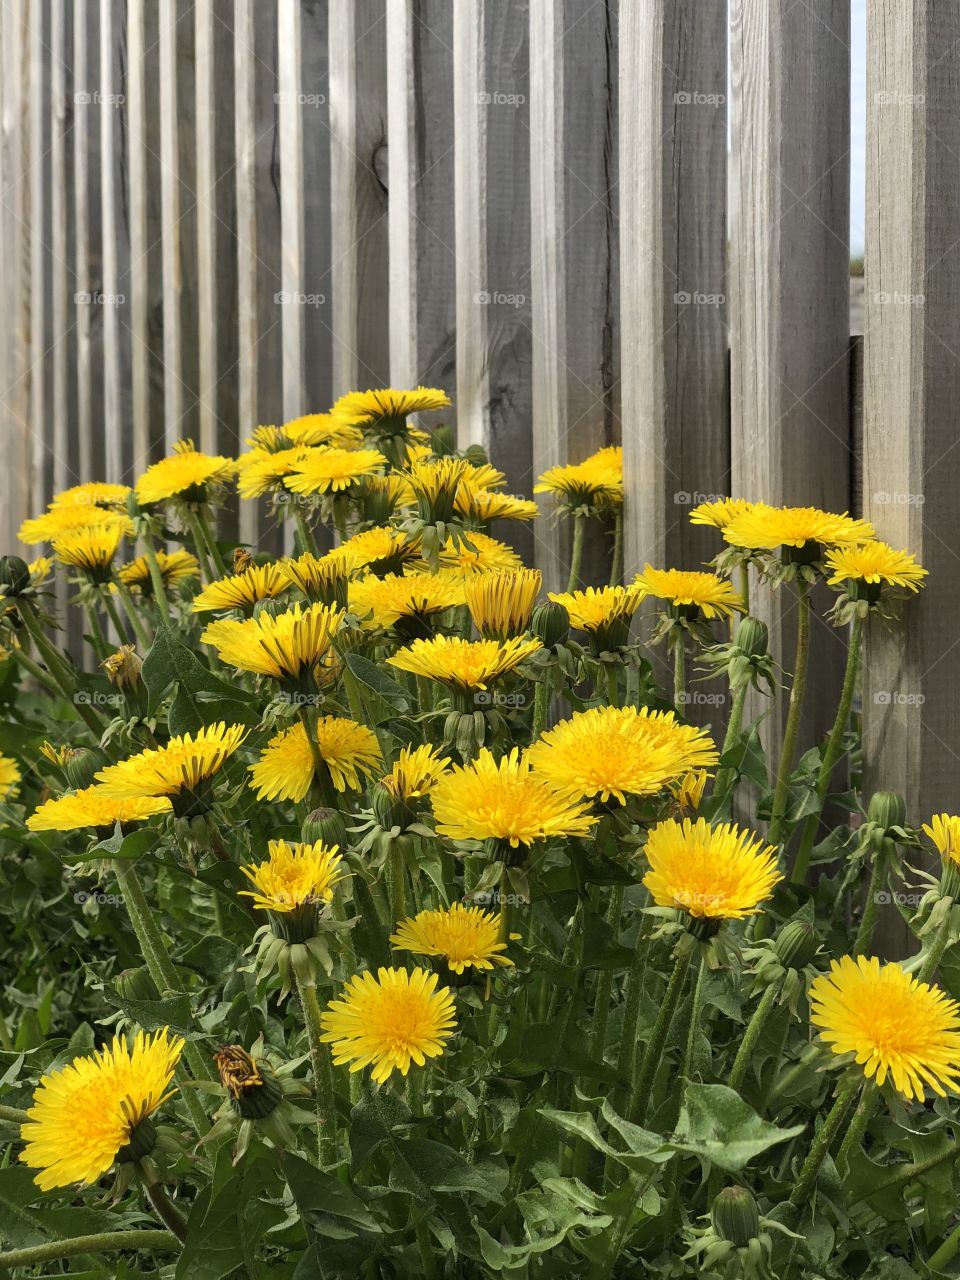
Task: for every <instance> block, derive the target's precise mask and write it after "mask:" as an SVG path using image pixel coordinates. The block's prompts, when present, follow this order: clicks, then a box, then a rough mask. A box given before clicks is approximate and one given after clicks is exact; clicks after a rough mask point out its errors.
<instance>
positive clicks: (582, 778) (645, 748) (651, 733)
mask: <svg viewBox="0 0 960 1280" xmlns="http://www.w3.org/2000/svg"><path fill="white" fill-rule="evenodd" d="M719 758H720V757H719V754H718V752H717V748H716V746H715V745H714V742H713V740H712V738H711V737H710V736H709V734H707V733H706V732H705V731H704V730H703V729H698V728H696V727H695V726H693V725H686V724H681V723H680V721H679V720H677V718H676V716H674V714H673V712H672V711H650V710H649V709H648V708H647V707H642V708H640V710H637V708H636V707H593V708H591V709H590V710H589V711H577V712H575V713H574V714H573V716H571V717H570V719H569V720H562V721H560V723H559V724H557V725H555V726H554V727H553V728H552V729H549V730H548V731H547V732H546V733H544V734H543V736H542V737H541V738H540V739H539V740H538V741H537V742H535V743H534V744H533V746H531V747H530V749H529V750H528V752H527V759H528V760H529V761H530V764H531V765H532V766H533V768H534V769H535V770H536V771H537V773H539V774H542V775H543V777H544V778H546V780H547V781H548V782H549V783H550V784H551V785H552V786H554V787H556V788H557V789H558V790H564V789H566V790H569V791H571V792H572V793H573V794H575V795H577V796H582V797H584V798H587V799H592V798H593V797H597V798H599V799H600V800H603V801H607V800H610V799H611V798H613V799H615V800H617V801H618V802H619V803H620V804H623V803H624V800H625V799H626V797H627V796H628V795H640V796H644V795H655V794H656V792H658V791H660V790H661V789H662V788H663V787H665V786H666V785H667V784H668V783H669V782H671V781H673V780H674V779H676V778H678V777H680V776H681V775H682V774H684V773H686V771H687V770H688V769H691V768H700V767H703V766H706V765H714V764H716V763H717V761H718V760H719Z"/></svg>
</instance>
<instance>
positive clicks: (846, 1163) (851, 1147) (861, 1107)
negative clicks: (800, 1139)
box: [836, 1080, 877, 1178]
mask: <svg viewBox="0 0 960 1280" xmlns="http://www.w3.org/2000/svg"><path fill="white" fill-rule="evenodd" d="M876 1105H877V1086H876V1085H875V1084H874V1082H873V1081H872V1080H867V1081H866V1082H865V1083H864V1086H863V1092H862V1093H861V1094H860V1101H859V1102H858V1103H857V1109H856V1111H854V1113H853V1115H852V1117H851V1118H850V1124H849V1126H848V1128H847V1132H846V1134H845V1135H844V1138H843V1142H842V1143H841V1144H840V1150H839V1151H838V1152H837V1159H836V1165H837V1172H838V1173H839V1174H840V1177H841V1178H842V1177H844V1176H845V1175H846V1172H847V1170H848V1168H849V1167H850V1157H851V1155H852V1154H853V1152H854V1151H855V1150H856V1149H858V1148H859V1146H860V1144H861V1142H862V1141H863V1135H864V1133H865V1132H866V1129H867V1125H868V1124H869V1122H870V1117H871V1116H872V1115H873V1110H874V1107H875V1106H876Z"/></svg>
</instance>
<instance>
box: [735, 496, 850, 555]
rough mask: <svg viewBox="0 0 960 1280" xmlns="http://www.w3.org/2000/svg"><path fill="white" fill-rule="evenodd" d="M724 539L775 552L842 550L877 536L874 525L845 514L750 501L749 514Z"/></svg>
mask: <svg viewBox="0 0 960 1280" xmlns="http://www.w3.org/2000/svg"><path fill="white" fill-rule="evenodd" d="M723 536H724V538H725V539H726V541H727V542H729V543H730V544H731V546H734V547H746V548H748V549H750V550H755V551H776V550H777V548H778V547H802V546H804V545H805V544H806V543H808V542H810V543H822V544H823V545H824V546H825V547H843V546H850V545H854V544H856V543H858V542H866V541H867V540H868V539H870V538H872V537H874V532H873V525H871V524H868V523H867V521H866V520H854V519H852V518H851V517H850V516H848V515H847V514H846V512H844V513H843V514H842V515H835V514H834V513H833V512H830V511H820V510H819V508H817V507H770V506H768V505H767V504H766V503H765V502H751V503H750V505H749V506H748V507H747V509H746V511H742V512H741V513H740V514H739V515H737V516H735V517H734V518H733V519H732V520H731V521H729V523H728V524H726V525H725V526H724V528H723Z"/></svg>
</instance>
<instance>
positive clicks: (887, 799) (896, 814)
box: [867, 791, 907, 831]
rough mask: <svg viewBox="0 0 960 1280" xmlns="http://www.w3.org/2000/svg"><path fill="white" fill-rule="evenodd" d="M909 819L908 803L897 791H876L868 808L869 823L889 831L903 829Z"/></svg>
mask: <svg viewBox="0 0 960 1280" xmlns="http://www.w3.org/2000/svg"><path fill="white" fill-rule="evenodd" d="M906 819H907V803H906V801H905V800H904V798H903V796H901V795H898V794H897V792H896V791H875V792H874V793H873V795H872V796H871V797H870V803H869V805H868V806H867V821H868V822H873V823H875V824H876V825H877V826H878V827H882V828H883V830H884V831H889V829H890V828H891V827H902V826H903V824H904V822H905V821H906Z"/></svg>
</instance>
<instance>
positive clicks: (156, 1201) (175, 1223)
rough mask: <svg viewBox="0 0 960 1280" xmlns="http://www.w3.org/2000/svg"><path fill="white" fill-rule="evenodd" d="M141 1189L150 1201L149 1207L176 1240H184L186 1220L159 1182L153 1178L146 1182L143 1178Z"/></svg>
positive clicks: (185, 1236)
mask: <svg viewBox="0 0 960 1280" xmlns="http://www.w3.org/2000/svg"><path fill="white" fill-rule="evenodd" d="M143 1190H144V1193H145V1194H146V1197H147V1199H148V1200H149V1202H150V1207H151V1208H152V1209H153V1211H154V1213H155V1214H156V1215H157V1217H158V1218H159V1219H160V1221H161V1222H162V1223H163V1225H164V1226H165V1227H166V1228H167V1230H168V1231H169V1232H171V1234H173V1235H175V1236H176V1237H177V1239H178V1240H180V1241H184V1240H186V1238H187V1221H186V1219H185V1218H184V1216H183V1214H182V1213H181V1212H180V1210H179V1209H178V1208H177V1206H176V1205H175V1204H174V1203H173V1201H172V1200H171V1199H170V1197H169V1196H168V1195H167V1193H166V1191H164V1189H163V1187H162V1186H161V1185H160V1183H159V1182H156V1181H154V1180H151V1181H149V1182H148V1181H147V1180H146V1179H144V1183H143Z"/></svg>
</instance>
